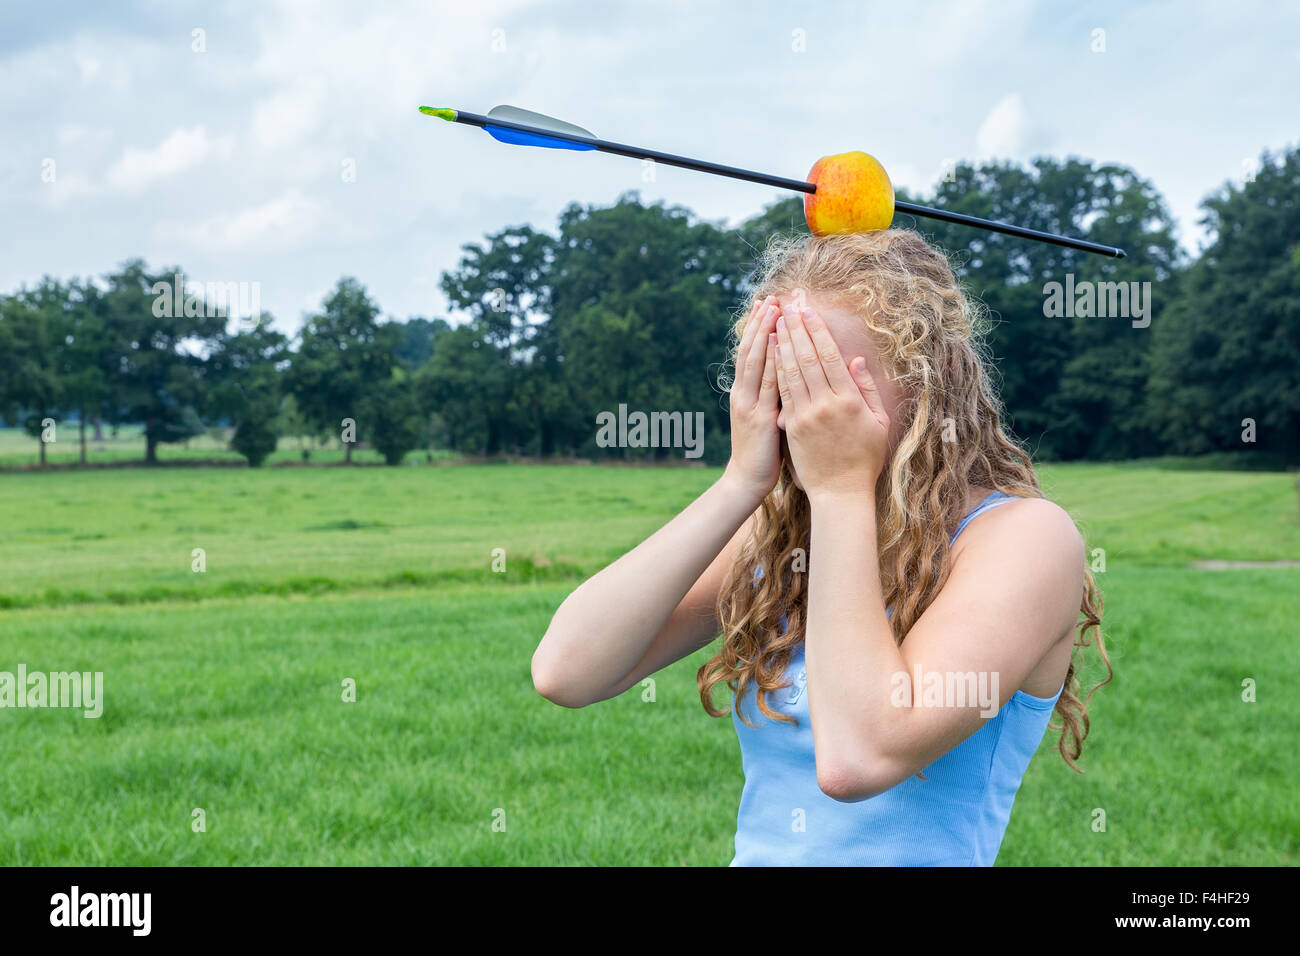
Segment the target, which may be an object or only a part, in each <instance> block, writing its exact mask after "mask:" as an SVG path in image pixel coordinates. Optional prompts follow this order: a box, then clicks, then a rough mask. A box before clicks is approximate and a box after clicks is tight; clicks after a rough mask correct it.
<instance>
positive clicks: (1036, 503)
mask: <svg viewBox="0 0 1300 956" xmlns="http://www.w3.org/2000/svg"><path fill="white" fill-rule="evenodd" d="M974 543H982V544H991V545H997V546H1010V547H1013V548H1014V549H1015V550H1017V551H1023V552H1028V553H1031V554H1036V555H1040V556H1047V555H1057V556H1060V557H1065V558H1068V559H1069V560H1070V561H1076V560H1080V559H1081V558H1082V555H1083V536H1082V535H1080V534H1079V529H1078V527H1077V526H1076V525H1075V523H1074V519H1073V518H1071V517H1070V514H1069V512H1068V511H1066V510H1065V509H1064V508H1062V507H1061V506H1060V505H1058V504H1057V503H1056V502H1054V501H1049V500H1048V499H1047V498H1018V499H1016V500H1014V501H1008V502H1007V503H1006V504H1002V505H999V506H997V507H995V508H990V509H989V510H988V511H986V512H984V513H983V514H981V515H979V516H978V517H976V518H974V519H972V520H971V522H970V523H969V524H968V525H967V526H966V530H965V531H963V532H962V533H961V535H960V536H959V537H958V538H957V542H956V544H955V545H954V546H953V551H954V555H955V554H956V552H957V551H958V550H959V549H965V548H969V546H970V545H971V544H974Z"/></svg>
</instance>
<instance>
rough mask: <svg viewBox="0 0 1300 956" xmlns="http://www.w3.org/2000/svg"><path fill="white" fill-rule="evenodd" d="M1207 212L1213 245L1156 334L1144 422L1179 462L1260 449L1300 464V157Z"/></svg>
mask: <svg viewBox="0 0 1300 956" xmlns="http://www.w3.org/2000/svg"><path fill="white" fill-rule="evenodd" d="M1203 209H1204V210H1205V219H1204V221H1205V224H1206V225H1207V226H1208V227H1209V228H1210V229H1211V230H1213V234H1214V241H1213V242H1212V243H1211V244H1210V246H1209V247H1208V248H1207V249H1206V250H1205V252H1204V253H1203V254H1202V255H1201V257H1200V259H1198V260H1197V261H1196V263H1194V264H1193V265H1192V267H1191V269H1190V270H1189V271H1188V273H1187V276H1186V278H1185V281H1184V282H1183V294H1182V295H1181V296H1180V297H1179V298H1178V300H1177V301H1176V302H1175V303H1174V304H1173V305H1172V306H1171V307H1170V310H1169V316H1168V320H1167V321H1166V322H1164V323H1163V324H1162V326H1161V327H1160V328H1159V329H1158V330H1157V335H1156V338H1155V352H1154V355H1153V369H1152V376H1151V388H1150V395H1149V415H1150V417H1151V418H1152V420H1153V421H1155V422H1157V423H1158V428H1159V434H1160V436H1161V438H1162V439H1163V444H1164V447H1166V448H1168V449H1169V450H1170V451H1172V452H1174V453H1176V454H1200V453H1203V452H1207V451H1211V450H1226V449H1233V448H1237V449H1240V448H1243V447H1246V448H1249V447H1255V448H1258V449H1259V450H1260V451H1261V452H1263V453H1266V454H1268V453H1271V454H1276V455H1280V456H1282V457H1283V458H1284V459H1285V460H1287V461H1288V462H1290V463H1292V464H1295V463H1300V384H1298V382H1300V376H1298V375H1297V369H1300V148H1293V149H1291V150H1290V151H1288V152H1286V153H1284V154H1282V155H1280V156H1273V155H1271V154H1269V153H1265V154H1264V155H1263V157H1262V161H1261V162H1260V164H1259V169H1258V171H1257V172H1256V174H1255V178H1254V181H1253V182H1248V183H1246V184H1244V185H1241V186H1237V185H1233V184H1228V185H1226V186H1224V188H1223V189H1222V190H1221V191H1219V192H1218V193H1217V194H1215V195H1213V196H1211V197H1210V198H1209V199H1207V200H1206V201H1205V203H1204V204H1203ZM1249 422H1253V423H1254V429H1253V430H1254V432H1255V435H1254V439H1255V440H1254V442H1253V443H1244V442H1243V434H1247V433H1248V429H1249V425H1248V423H1249Z"/></svg>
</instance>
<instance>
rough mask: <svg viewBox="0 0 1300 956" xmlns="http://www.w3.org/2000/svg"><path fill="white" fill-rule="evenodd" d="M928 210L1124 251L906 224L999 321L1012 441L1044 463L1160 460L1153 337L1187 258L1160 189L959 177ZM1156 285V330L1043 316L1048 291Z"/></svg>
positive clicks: (967, 173) (996, 339) (1109, 174)
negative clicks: (1151, 379)
mask: <svg viewBox="0 0 1300 956" xmlns="http://www.w3.org/2000/svg"><path fill="white" fill-rule="evenodd" d="M931 204H933V205H935V206H938V207H940V208H943V209H949V210H952V211H955V212H962V213H967V214H969V215H974V216H979V217H982V218H985V219H994V220H1001V221H1004V222H1012V223H1015V224H1017V225H1021V226H1027V227H1029V228H1031V229H1040V230H1043V231H1046V232H1054V233H1058V234H1067V235H1076V236H1080V237H1082V238H1086V239H1092V240H1094V241H1097V242H1104V243H1107V244H1112V245H1118V246H1121V247H1124V248H1125V249H1126V251H1127V253H1128V258H1126V259H1123V260H1117V259H1106V258H1102V257H1100V256H1097V255H1094V254H1092V253H1085V252H1081V251H1078V250H1074V249H1066V248H1062V247H1060V246H1053V245H1048V244H1046V243H1040V242H1031V241H1027V240H1024V239H1017V238H1014V237H1011V236H1004V235H1001V234H999V233H993V232H987V231H984V230H980V229H973V228H971V227H968V226H960V225H953V224H949V223H943V222H938V221H935V220H928V219H916V218H913V217H909V216H897V217H895V222H894V225H895V226H910V227H913V228H916V229H917V230H918V231H919V232H921V233H922V234H923V235H925V236H927V237H928V238H929V239H930V240H931V241H933V242H935V243H936V244H937V245H939V246H940V247H941V248H943V249H945V250H947V251H948V252H949V253H950V255H951V256H952V257H953V258H954V259H955V260H956V262H957V271H958V275H959V276H960V277H961V278H962V279H963V281H964V282H965V283H966V285H967V287H968V290H969V291H970V292H971V293H972V294H973V295H974V296H975V297H976V298H978V299H980V300H981V301H982V302H983V303H984V304H985V305H986V306H987V307H988V309H989V314H990V318H991V320H992V323H991V328H990V330H989V336H988V342H989V346H990V348H991V350H992V353H993V357H994V359H995V363H996V366H997V371H998V376H999V379H1000V392H1001V396H1002V400H1003V402H1004V403H1005V405H1006V407H1007V411H1008V413H1009V419H1010V424H1011V425H1012V427H1013V429H1014V431H1015V432H1016V433H1018V434H1019V435H1020V436H1021V437H1022V438H1024V439H1026V440H1027V441H1028V443H1029V445H1030V446H1031V447H1032V448H1034V449H1035V450H1036V451H1037V452H1039V453H1040V454H1042V455H1044V456H1045V457H1056V458H1077V457H1094V458H1119V457H1133V456H1136V455H1140V454H1144V453H1147V454H1149V453H1151V451H1152V448H1153V442H1154V433H1153V430H1152V428H1151V427H1150V422H1149V420H1148V418H1147V416H1146V415H1145V414H1143V406H1144V399H1145V391H1146V381H1147V376H1148V358H1149V352H1150V347H1151V341H1152V333H1151V328H1153V327H1155V326H1156V325H1157V324H1158V323H1160V322H1161V321H1162V318H1161V314H1160V313H1161V309H1162V308H1163V306H1164V304H1165V303H1167V302H1168V301H1169V300H1170V299H1171V298H1172V292H1173V290H1174V289H1175V288H1176V282H1177V275H1178V270H1179V269H1180V267H1181V262H1180V253H1179V252H1178V248H1177V244H1176V242H1175V241H1174V238H1173V223H1172V220H1171V218H1170V216H1169V213H1168V211H1167V209H1166V207H1165V203H1164V201H1163V199H1162V198H1161V197H1160V195H1159V194H1158V193H1157V192H1156V190H1155V188H1154V187H1153V186H1152V185H1151V184H1150V183H1149V182H1147V181H1145V180H1143V179H1141V178H1139V177H1138V176H1137V175H1136V174H1135V173H1134V172H1133V171H1132V170H1130V169H1127V168H1124V167H1120V166H1113V165H1101V166H1094V165H1093V164H1091V163H1088V162H1086V161H1084V160H1080V159H1067V160H1056V159H1047V158H1040V159H1036V160H1034V162H1033V163H1032V164H1030V166H1029V167H1027V168H1026V167H1022V166H1019V165H1016V164H1012V163H989V164H985V165H982V166H979V167H975V166H972V165H970V164H967V163H962V164H958V165H957V166H956V168H955V169H954V170H953V172H952V175H951V176H949V177H947V179H946V180H945V181H944V182H942V183H940V184H939V185H938V187H937V190H936V194H935V196H934V197H933V198H932V200H931ZM1067 276H1070V277H1072V279H1071V280H1070V281H1071V282H1072V283H1074V282H1080V283H1082V282H1092V283H1101V282H1123V283H1132V282H1138V283H1139V289H1141V288H1142V286H1141V285H1140V284H1141V283H1142V282H1150V283H1151V291H1152V305H1153V308H1154V311H1153V313H1152V315H1151V316H1150V318H1151V322H1150V326H1149V327H1134V325H1133V324H1132V321H1131V320H1130V319H1128V318H1126V317H1109V318H1107V317H1096V316H1088V317H1082V316H1080V317H1076V318H1067V317H1055V316H1049V315H1047V314H1046V310H1045V302H1046V299H1047V291H1046V290H1047V287H1048V284H1049V283H1059V284H1062V285H1064V283H1065V282H1066V281H1067Z"/></svg>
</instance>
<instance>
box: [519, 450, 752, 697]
mask: <svg viewBox="0 0 1300 956" xmlns="http://www.w3.org/2000/svg"><path fill="white" fill-rule="evenodd" d="M757 504H758V503H757V502H756V501H754V500H753V498H752V496H751V495H748V494H746V493H745V492H744V490H743V489H741V488H738V487H736V486H735V485H733V484H732V482H731V480H730V479H729V478H728V476H726V475H723V477H722V478H720V479H719V480H718V481H717V482H715V483H714V484H713V485H712V486H710V487H709V489H708V490H707V491H705V492H704V494H702V495H700V497H698V498H696V499H695V501H694V502H692V503H691V504H690V505H689V506H688V507H687V508H686V510H684V511H683V512H682V513H681V514H679V515H678V516H677V517H675V518H674V519H673V520H672V521H670V522H668V524H666V525H664V526H663V527H662V528H660V529H659V530H658V531H657V532H655V533H654V534H653V535H651V536H650V537H649V538H647V539H646V540H645V541H643V542H642V543H641V544H639V545H637V547H635V548H633V549H632V550H631V551H629V552H628V553H627V554H625V555H623V557H621V558H619V559H618V560H617V561H615V562H614V563H613V564H611V565H609V566H608V567H606V568H605V569H604V570H602V571H600V572H599V573H598V574H596V575H595V576H593V577H592V578H590V579H588V580H587V581H585V582H584V583H583V584H582V585H581V586H580V587H579V588H578V589H577V590H576V591H574V592H573V593H572V594H570V595H569V596H568V597H567V598H566V599H565V600H564V603H563V604H561V605H560V607H559V609H558V610H557V611H556V612H555V616H554V617H553V618H552V619H551V625H550V627H548V628H547V629H546V635H545V636H544V637H543V638H542V641H541V643H540V644H539V645H538V647H537V650H536V651H535V652H534V654H533V664H532V672H533V686H534V687H536V688H537V692H538V693H539V694H541V695H542V696H543V697H545V698H546V699H547V700H550V701H552V702H554V703H556V704H560V705H562V706H565V707H585V706H587V705H588V704H594V703H596V702H597V701H601V700H608V699H609V698H611V697H616V696H618V695H619V694H621V693H623V691H625V690H627V688H629V687H631V686H632V685H633V684H635V683H637V682H638V681H639V680H641V679H642V678H644V677H645V676H646V675H648V674H653V673H654V672H655V671H658V670H661V669H662V668H664V667H667V666H668V665H669V664H671V663H673V662H674V661H677V660H680V659H681V658H683V657H685V656H687V655H688V654H691V653H693V652H694V651H696V650H698V649H699V648H701V647H703V646H704V645H705V644H707V643H708V642H709V641H711V640H712V639H713V638H714V637H716V636H717V634H718V628H719V625H718V620H717V613H716V610H715V607H716V604H717V599H718V588H719V586H720V585H721V583H722V578H723V576H724V575H725V574H726V570H727V567H728V566H729V565H730V564H731V561H732V560H733V559H734V555H735V550H736V548H737V547H738V546H739V543H740V540H741V538H742V536H743V533H744V530H745V526H746V519H748V518H749V516H750V515H752V514H753V512H754V509H755V508H756V507H757Z"/></svg>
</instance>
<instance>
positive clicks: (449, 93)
mask: <svg viewBox="0 0 1300 956" xmlns="http://www.w3.org/2000/svg"><path fill="white" fill-rule="evenodd" d="M1298 34H1300V7H1298V6H1296V5H1283V4H1274V3H1268V2H1260V3H1255V2H1244V0H1238V2H1218V3H1212V2H1179V3H1173V2H1170V3H1145V4H1143V3H1097V4H1087V3H1064V2H1032V0H998V2H988V3H983V2H976V0H952V2H924V0H922V2H917V3H898V2H893V0H891V2H886V3H863V2H857V3H835V2H815V0H813V2H802V3H762V2H753V3H740V2H733V3H709V2H706V0H685V2H675V0H638V2H600V3H598V2H554V0H550V2H523V0H499V2H493V0H459V2H386V0H372V2H367V3H356V2H351V3H299V2H285V0H256V2H231V3H226V4H206V3H195V4H192V5H191V4H187V3H184V2H176V0H136V2H119V3H112V4H109V3H99V2H85V3H63V2H59V0H52V2H47V3H41V4H8V5H5V7H4V8H3V9H2V11H0V131H2V134H0V235H2V236H3V244H2V246H0V248H2V249H3V255H2V256H0V292H9V291H13V290H16V289H17V288H19V287H20V286H21V285H23V284H25V283H28V284H30V283H33V282H35V281H37V280H38V279H39V278H40V277H41V275H43V274H47V273H48V274H52V275H56V276H60V277H69V276H73V275H81V276H87V275H93V274H100V273H103V272H105V271H107V270H109V269H111V268H113V267H114V266H115V265H117V264H118V263H120V262H122V261H123V260H125V259H127V258H130V257H133V256H139V257H143V258H144V259H146V260H147V261H148V263H149V264H150V265H151V266H153V267H157V268H161V267H163V266H167V265H180V266H182V267H183V268H184V270H185V272H186V275H187V278H189V279H190V280H196V281H214V282H227V281H244V282H258V283H260V284H261V285H260V289H261V303H262V307H263V308H265V309H269V310H270V311H271V312H273V313H274V314H275V316H276V318H277V324H278V325H279V327H281V328H282V329H284V330H285V331H293V330H295V329H296V328H298V326H299V325H300V324H301V321H302V316H303V313H304V312H305V311H307V310H311V309H314V308H315V307H317V306H318V305H319V303H320V300H321V298H322V296H323V294H324V293H325V292H326V291H327V290H328V289H329V288H330V287H331V286H332V285H333V284H334V282H335V281H336V280H337V279H338V278H339V277H340V276H341V275H354V276H356V277H357V278H358V279H360V280H361V282H363V283H364V284H365V285H366V286H367V287H368V288H369V290H370V291H371V293H372V294H373V295H374V297H375V298H376V300H377V301H378V302H379V303H380V305H381V307H382V308H383V310H384V312H385V313H386V314H388V315H393V316H397V317H402V318H405V317H407V316H410V315H425V316H431V315H446V314H447V308H446V303H445V301H444V299H443V297H442V295H441V293H440V291H439V290H438V277H439V275H440V274H441V272H442V271H443V270H445V269H448V268H452V267H454V266H455V264H456V262H457V260H458V254H459V248H460V246H461V245H462V244H463V243H466V242H473V241H477V240H479V239H480V238H481V237H482V236H483V235H484V234H485V233H489V232H493V231H496V230H499V229H501V228H504V227H506V226H509V225H516V224H522V223H531V224H532V225H533V226H535V227H537V228H541V229H546V230H553V228H554V225H555V218H556V215H557V213H558V212H559V211H560V210H561V209H562V208H563V207H564V206H565V205H566V204H567V203H569V202H572V201H578V202H582V203H596V204H607V203H610V202H613V201H614V200H615V199H616V198H617V197H618V195H619V194H620V193H622V192H624V191H626V190H640V192H641V195H642V196H643V198H645V199H646V200H647V201H651V200H656V199H661V198H662V199H665V200H666V201H668V202H669V203H679V204H682V205H685V206H687V207H689V208H691V209H693V210H694V211H695V212H696V213H698V214H699V215H700V216H702V217H704V218H706V219H710V220H715V221H722V220H726V221H731V222H735V221H738V220H739V219H742V218H744V217H746V216H748V215H751V214H753V213H755V212H757V211H759V210H760V209H761V208H762V207H763V206H764V205H765V204H767V203H768V202H771V201H772V200H774V199H777V198H780V196H781V195H782V194H781V193H780V192H779V191H777V190H772V189H768V188H766V187H761V186H755V185H752V184H747V183H740V182H732V181H730V180H725V179H720V178H717V177H713V176H706V175H702V174H699V173H693V172H689V171H686V170H677V169H671V168H666V167H661V168H659V169H658V170H656V171H655V173H656V174H655V178H654V181H653V182H646V181H645V180H644V178H643V174H642V168H641V164H640V163H638V162H636V161H635V160H630V159H623V158H620V157H614V156H606V155H598V154H591V155H583V154H574V153H568V152H565V153H561V152H558V151H550V150H538V149H527V150H525V149H520V148H518V147H510V146H505V145H502V144H499V143H497V142H495V141H494V140H492V139H490V138H489V137H487V136H486V135H484V134H483V133H482V132H480V131H478V130H474V129H471V128H469V127H465V126H455V127H453V126H450V125H448V124H445V123H443V122H442V121H441V120H437V119H432V118H429V117H425V116H421V115H420V114H419V113H418V112H417V111H416V107H417V106H419V105H421V104H428V105H433V106H451V107H457V108H460V109H464V110H469V111H472V112H478V113H486V112H487V111H488V109H489V108H491V107H492V106H494V105H496V104H498V103H510V104H513V105H516V106H522V107H525V108H528V109H534V110H537V111H540V112H545V113H550V114H552V115H555V116H559V117H562V118H564V119H567V120H570V121H572V122H575V123H578V124H580V125H582V126H585V127H587V128H588V129H590V130H592V131H593V132H595V133H596V134H597V135H598V136H602V137H604V138H607V139H612V140H617V141H621V142H628V143H634V144H637V145H641V146H646V147H649V148H657V149H662V150H666V151H669V152H680V153H685V154H688V155H694V156H698V157H701V158H704V159H711V160H714V161H717V162H723V163H728V164H731V165H738V166H747V167H750V168H758V169H763V170H767V171H770V172H773V173H777V174H780V175H786V176H791V177H801V176H803V175H805V174H806V173H807V170H808V168H809V167H810V166H811V165H812V162H813V161H814V160H815V159H816V158H817V157H819V156H822V155H826V154H829V153H837V152H843V151H846V150H851V149H863V150H866V151H867V152H869V153H872V154H874V155H875V156H877V157H878V158H879V159H880V160H881V162H883V163H884V165H885V167H886V169H887V170H888V171H889V173H890V175H891V177H892V178H893V180H894V182H895V184H896V185H901V186H904V187H906V188H908V189H912V190H917V191H922V192H926V191H929V190H930V189H931V187H932V185H933V183H934V182H935V181H936V180H938V179H939V178H940V177H941V175H942V170H943V168H944V164H945V162H951V161H952V160H954V159H958V158H967V159H979V158H985V157H998V158H1010V159H1015V160H1028V159H1030V158H1031V157H1033V156H1036V155H1042V154H1050V155H1053V156H1066V155H1076V156H1081V157H1085V158H1089V159H1092V160H1096V161H1101V162H1114V163H1122V164H1126V165H1128V166H1131V167H1132V168H1134V169H1135V170H1136V171H1137V172H1138V173H1139V174H1140V175H1142V176H1144V177H1146V178H1149V179H1151V180H1153V181H1154V183H1155V184H1156V186H1157V187H1158V188H1159V189H1160V190H1161V191H1162V192H1163V193H1164V195H1165V196H1166V198H1167V200H1168V202H1169V204H1170V208H1171V210H1172V212H1173V213H1174V215H1175V217H1176V219H1177V221H1178V222H1179V224H1180V239H1181V241H1182V242H1183V244H1184V245H1185V246H1186V247H1187V248H1188V249H1189V250H1195V249H1197V248H1198V247H1199V245H1200V243H1201V241H1202V239H1203V234H1202V231H1201V229H1200V227H1199V226H1198V224H1197V220H1198V218H1199V211H1198V204H1199V203H1200V201H1201V200H1202V198H1204V196H1205V195H1206V194H1207V193H1208V192H1210V191H1212V190H1214V189H1216V188H1218V187H1221V186H1222V185H1223V184H1224V183H1226V182H1227V181H1229V180H1236V181H1238V182H1239V181H1241V179H1242V178H1243V177H1244V176H1245V175H1246V174H1247V173H1248V171H1249V168H1250V164H1251V163H1252V162H1253V160H1254V159H1255V158H1256V157H1258V156H1259V154H1260V153H1261V152H1262V151H1263V150H1264V149H1266V148H1269V149H1274V150H1276V149H1279V148H1282V147H1285V146H1287V145H1290V144H1294V143H1296V142H1297V141H1300V122H1298V121H1300V107H1298V106H1297V93H1298V92H1300V56H1297V55H1296V46H1295V44H1296V36H1297V35H1298ZM1102 46H1104V49H1097V48H1099V47H1102Z"/></svg>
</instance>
